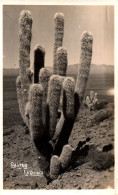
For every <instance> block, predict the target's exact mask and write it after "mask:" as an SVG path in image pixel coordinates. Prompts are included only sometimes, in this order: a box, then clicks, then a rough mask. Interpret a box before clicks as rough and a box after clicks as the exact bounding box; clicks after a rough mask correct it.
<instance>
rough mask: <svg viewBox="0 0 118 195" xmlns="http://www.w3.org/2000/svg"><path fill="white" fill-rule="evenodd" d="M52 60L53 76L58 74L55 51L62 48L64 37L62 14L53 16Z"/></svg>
mask: <svg viewBox="0 0 118 195" xmlns="http://www.w3.org/2000/svg"><path fill="white" fill-rule="evenodd" d="M54 23H55V32H54V58H53V74H58V67H57V49H58V48H59V47H62V44H63V36H64V15H63V14H62V13H57V14H55V17H54Z"/></svg>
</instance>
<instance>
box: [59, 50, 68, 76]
mask: <svg viewBox="0 0 118 195" xmlns="http://www.w3.org/2000/svg"><path fill="white" fill-rule="evenodd" d="M66 70H67V51H66V49H64V48H63V47H59V48H58V49H57V74H58V75H60V76H66Z"/></svg>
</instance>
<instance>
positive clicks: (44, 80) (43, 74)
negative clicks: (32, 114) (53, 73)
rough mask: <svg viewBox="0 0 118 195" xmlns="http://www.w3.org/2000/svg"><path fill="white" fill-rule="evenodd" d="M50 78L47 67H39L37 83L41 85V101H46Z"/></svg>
mask: <svg viewBox="0 0 118 195" xmlns="http://www.w3.org/2000/svg"><path fill="white" fill-rule="evenodd" d="M49 79H50V71H49V69H48V68H41V70H40V73H39V83H40V84H41V85H42V86H43V90H44V95H43V101H44V102H46V100H47V93H48V82H49Z"/></svg>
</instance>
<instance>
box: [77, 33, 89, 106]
mask: <svg viewBox="0 0 118 195" xmlns="http://www.w3.org/2000/svg"><path fill="white" fill-rule="evenodd" d="M92 43H93V37H92V35H91V33H89V32H84V33H83V35H82V38H81V56H80V70H78V76H77V82H76V87H75V92H76V93H77V94H78V96H79V101H80V104H81V102H82V100H83V97H84V93H85V89H86V85H87V81H88V76H89V71H90V65H91V59H92Z"/></svg>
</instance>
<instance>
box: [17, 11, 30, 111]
mask: <svg viewBox="0 0 118 195" xmlns="http://www.w3.org/2000/svg"><path fill="white" fill-rule="evenodd" d="M19 23H20V32H19V40H20V45H19V67H20V77H21V88H22V93H23V101H24V103H23V109H24V111H23V112H24V113H25V106H26V103H27V101H28V92H29V87H30V84H31V82H30V80H29V78H28V76H27V73H26V72H27V69H28V68H29V67H30V45H31V37H32V32H31V30H32V16H31V13H30V11H25V10H23V11H22V12H21V14H20V19H19Z"/></svg>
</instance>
